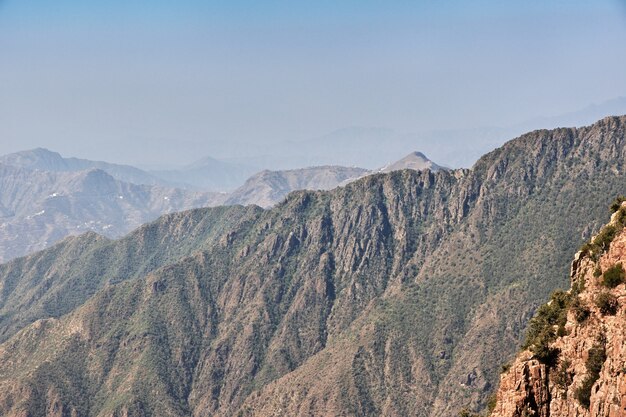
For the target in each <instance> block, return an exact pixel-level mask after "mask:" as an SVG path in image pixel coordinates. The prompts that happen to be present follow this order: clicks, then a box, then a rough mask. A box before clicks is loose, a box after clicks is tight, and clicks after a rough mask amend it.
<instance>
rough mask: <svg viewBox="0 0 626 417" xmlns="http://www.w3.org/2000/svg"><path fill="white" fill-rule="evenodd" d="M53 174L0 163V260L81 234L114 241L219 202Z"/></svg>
mask: <svg viewBox="0 0 626 417" xmlns="http://www.w3.org/2000/svg"><path fill="white" fill-rule="evenodd" d="M39 166H41V165H39ZM57 168H58V169H57V170H56V171H43V170H41V169H28V168H23V167H22V168H20V167H15V166H12V165H5V164H3V163H0V260H8V259H12V258H14V257H17V256H23V255H25V254H27V253H31V252H34V251H36V250H41V249H44V248H46V247H48V246H50V245H51V244H53V243H55V242H56V241H58V240H60V239H62V238H64V237H66V236H70V235H76V234H80V233H84V232H85V231H87V230H92V231H96V232H98V233H100V234H103V235H105V236H109V237H119V236H122V235H124V234H126V233H128V232H129V231H131V230H132V229H134V228H136V227H138V226H140V225H141V224H143V223H146V222H148V221H150V220H153V219H155V218H157V217H158V216H160V215H162V214H165V213H168V212H172V211H180V210H184V209H189V208H194V207H203V206H208V205H216V204H220V203H221V202H222V201H223V200H222V199H223V196H222V195H221V194H215V193H202V192H190V191H186V190H180V189H175V188H170V187H162V186H155V185H145V184H131V183H127V182H123V181H120V180H117V179H115V178H114V177H113V176H112V175H110V174H109V173H107V172H105V171H103V170H100V169H88V170H84V171H67V170H64V169H65V167H64V166H58V167H57Z"/></svg>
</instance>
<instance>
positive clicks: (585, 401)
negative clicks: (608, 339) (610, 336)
mask: <svg viewBox="0 0 626 417" xmlns="http://www.w3.org/2000/svg"><path fill="white" fill-rule="evenodd" d="M604 345H605V341H604V340H603V339H601V340H599V341H598V342H597V343H596V344H595V345H594V346H593V347H592V348H591V349H589V353H588V355H587V361H586V362H585V367H586V368H587V376H586V377H585V379H584V380H583V382H582V384H581V385H580V387H578V388H577V389H576V394H575V395H576V399H577V400H578V402H579V403H580V404H581V405H582V406H583V407H585V408H587V409H588V408H589V404H590V400H591V389H592V388H593V385H594V384H595V383H596V381H597V380H598V378H600V371H601V370H602V365H603V364H604V362H605V361H606V350H605V346H604Z"/></svg>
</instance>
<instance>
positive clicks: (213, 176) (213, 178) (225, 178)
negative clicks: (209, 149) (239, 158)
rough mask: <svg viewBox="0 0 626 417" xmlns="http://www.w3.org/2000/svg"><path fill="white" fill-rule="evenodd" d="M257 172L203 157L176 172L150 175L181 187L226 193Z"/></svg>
mask: <svg viewBox="0 0 626 417" xmlns="http://www.w3.org/2000/svg"><path fill="white" fill-rule="evenodd" d="M257 171H258V169H257V168H255V167H252V166H247V165H242V164H235V163H230V162H225V161H220V160H217V159H215V158H211V157H204V158H202V159H200V160H198V161H196V162H194V163H192V164H190V165H188V166H185V167H182V168H179V169H176V170H161V171H151V174H152V175H154V176H156V177H159V178H162V179H164V180H166V181H168V182H170V183H173V184H177V185H179V186H182V187H191V188H194V189H198V190H210V191H221V192H226V191H232V190H233V189H235V188H237V187H238V186H240V185H241V184H243V183H244V182H245V181H246V179H248V177H249V176H250V175H252V174H254V173H255V172H257Z"/></svg>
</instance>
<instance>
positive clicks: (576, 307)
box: [571, 297, 591, 323]
mask: <svg viewBox="0 0 626 417" xmlns="http://www.w3.org/2000/svg"><path fill="white" fill-rule="evenodd" d="M571 308H572V312H573V313H574V318H575V319H576V322H578V323H582V322H584V321H585V320H587V319H588V318H589V315H590V314H591V311H590V310H589V308H588V307H587V306H586V305H585V304H584V303H583V302H582V300H581V299H580V297H575V298H574V299H573V300H572V305H571Z"/></svg>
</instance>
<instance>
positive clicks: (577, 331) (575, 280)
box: [491, 203, 626, 417]
mask: <svg viewBox="0 0 626 417" xmlns="http://www.w3.org/2000/svg"><path fill="white" fill-rule="evenodd" d="M614 207H615V210H616V212H615V214H614V215H613V217H612V219H611V223H610V224H608V225H607V226H606V227H605V228H603V229H602V231H601V232H600V233H599V234H598V235H597V236H595V237H594V238H593V239H592V240H591V242H589V244H587V245H585V246H583V249H582V250H581V251H580V252H578V253H577V254H576V257H575V258H574V262H573V263H572V270H571V276H570V279H571V282H572V286H571V289H570V290H569V291H568V292H559V293H555V294H554V295H553V296H552V300H551V302H550V303H549V304H546V305H544V306H542V307H541V309H539V311H538V313H537V315H536V316H535V317H534V318H533V320H532V322H531V326H530V328H529V333H528V336H527V341H526V343H525V347H526V349H525V350H524V351H523V352H521V353H520V354H518V356H517V358H516V360H515V361H514V362H513V364H511V365H507V366H508V370H507V371H506V372H504V373H503V375H502V377H501V380H500V388H499V390H498V395H497V397H496V403H495V404H494V408H493V413H492V414H491V416H492V417H521V416H524V415H534V416H538V417H549V416H553V417H578V416H580V417H587V416H589V417H600V416H606V417H618V416H623V415H625V414H626V375H625V373H626V334H625V333H624V328H625V326H626V322H625V318H624V301H625V300H626V291H625V289H624V282H625V278H626V277H625V273H624V269H623V265H624V263H625V262H626V231H625V230H624V224H625V222H626V205H625V204H624V203H622V204H621V207H620V206H619V205H616V206H614Z"/></svg>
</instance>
